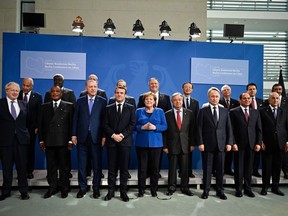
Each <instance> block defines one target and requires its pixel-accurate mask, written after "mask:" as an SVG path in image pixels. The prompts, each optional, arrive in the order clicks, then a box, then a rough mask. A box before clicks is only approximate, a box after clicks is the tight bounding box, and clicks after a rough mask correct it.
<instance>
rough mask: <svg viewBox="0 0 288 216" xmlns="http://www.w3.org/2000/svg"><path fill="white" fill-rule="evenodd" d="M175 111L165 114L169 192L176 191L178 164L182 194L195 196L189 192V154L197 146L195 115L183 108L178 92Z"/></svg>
mask: <svg viewBox="0 0 288 216" xmlns="http://www.w3.org/2000/svg"><path fill="white" fill-rule="evenodd" d="M172 104H173V107H174V108H173V109H171V110H168V111H167V112H166V113H165V117H166V122H167V126H168V128H167V131H165V132H164V133H163V140H164V143H163V151H164V152H165V153H166V154H168V159H169V169H168V191H167V193H166V194H167V195H169V196H171V195H172V194H173V193H174V192H175V191H176V185H177V175H176V173H177V171H176V170H177V163H178V161H179V163H180V167H181V192H182V193H183V194H185V195H187V196H193V193H192V192H191V191H190V190H189V173H188V167H189V165H188V163H189V153H190V152H191V151H193V150H194V146H195V140H196V139H195V137H196V133H195V132H194V131H195V130H194V129H195V116H194V113H193V112H192V111H191V110H189V109H186V108H183V107H182V106H183V96H182V95H181V93H179V92H176V93H174V94H173V95H172Z"/></svg>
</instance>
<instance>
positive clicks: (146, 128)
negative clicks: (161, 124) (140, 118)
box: [141, 122, 156, 130]
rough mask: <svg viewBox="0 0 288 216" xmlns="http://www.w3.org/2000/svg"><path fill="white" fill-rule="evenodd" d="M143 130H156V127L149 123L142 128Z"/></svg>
mask: <svg viewBox="0 0 288 216" xmlns="http://www.w3.org/2000/svg"><path fill="white" fill-rule="evenodd" d="M141 129H142V130H156V125H154V124H152V123H150V122H147V123H146V124H144V125H143V126H142V127H141Z"/></svg>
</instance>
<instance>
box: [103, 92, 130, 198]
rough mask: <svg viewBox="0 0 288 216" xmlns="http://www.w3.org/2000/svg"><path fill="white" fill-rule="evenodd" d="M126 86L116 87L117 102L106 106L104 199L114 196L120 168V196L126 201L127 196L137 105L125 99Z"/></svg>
mask: <svg viewBox="0 0 288 216" xmlns="http://www.w3.org/2000/svg"><path fill="white" fill-rule="evenodd" d="M126 91H127V90H126V88H124V87H116V89H115V100H116V101H115V103H113V104H110V105H108V106H107V107H106V112H105V115H106V116H105V126H104V130H105V135H106V147H107V153H108V193H107V195H106V196H105V198H104V200H105V201H108V200H110V199H111V198H112V197H114V192H115V184H116V175H117V172H118V168H119V169H120V197H121V199H122V200H123V201H124V202H128V201H129V197H128V196H127V181H128V166H129V159H130V149H131V146H132V143H133V140H132V134H133V130H134V128H135V125H136V117H135V107H134V106H133V105H131V104H129V103H127V102H126V100H125V95H126Z"/></svg>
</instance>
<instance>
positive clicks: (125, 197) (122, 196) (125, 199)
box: [120, 192, 129, 202]
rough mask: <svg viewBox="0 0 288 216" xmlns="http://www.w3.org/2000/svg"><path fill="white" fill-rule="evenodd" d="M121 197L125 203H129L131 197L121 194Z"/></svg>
mask: <svg viewBox="0 0 288 216" xmlns="http://www.w3.org/2000/svg"><path fill="white" fill-rule="evenodd" d="M120 197H121V199H122V201H123V202H129V197H128V196H127V193H123V192H121V193H120Z"/></svg>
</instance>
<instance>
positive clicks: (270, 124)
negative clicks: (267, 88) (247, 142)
mask: <svg viewBox="0 0 288 216" xmlns="http://www.w3.org/2000/svg"><path fill="white" fill-rule="evenodd" d="M268 101H269V105H268V106H266V107H264V108H263V109H260V116H261V122H262V131H263V143H262V149H263V152H262V161H263V162H262V164H263V168H262V183H263V185H262V190H261V195H267V190H268V187H269V186H270V177H271V176H272V193H275V194H277V195H280V196H284V193H283V192H282V191H280V190H279V181H280V173H281V165H282V160H283V157H284V153H285V152H288V132H287V131H288V115H287V110H284V109H282V108H281V107H279V94H278V93H276V92H272V93H270V95H269V98H268Z"/></svg>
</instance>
